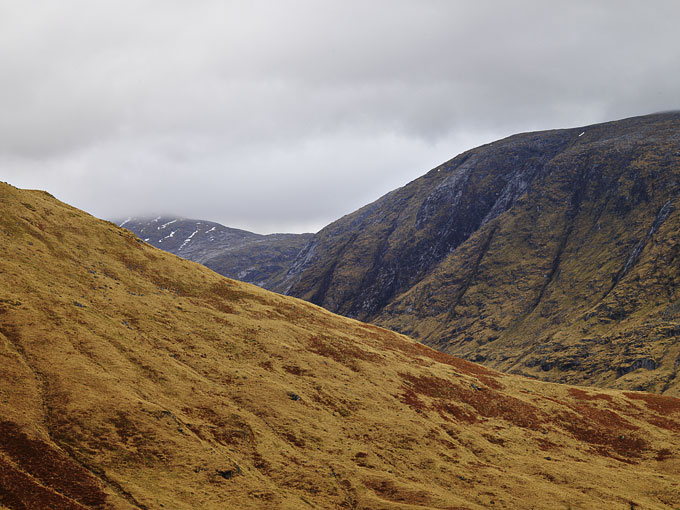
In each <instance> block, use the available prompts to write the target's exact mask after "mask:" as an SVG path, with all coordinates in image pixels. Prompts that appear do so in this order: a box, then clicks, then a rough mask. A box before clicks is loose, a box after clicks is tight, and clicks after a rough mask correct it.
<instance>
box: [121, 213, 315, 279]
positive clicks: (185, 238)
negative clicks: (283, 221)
mask: <svg viewBox="0 0 680 510" xmlns="http://www.w3.org/2000/svg"><path fill="white" fill-rule="evenodd" d="M115 223H116V224H118V225H119V226H122V227H125V228H127V229H128V230H130V231H132V232H134V233H135V234H136V235H137V236H138V237H140V238H141V239H143V240H144V241H146V242H147V243H149V244H151V245H152V246H155V247H157V248H161V249H163V250H166V251H169V252H170V253H174V254H175V255H179V256H180V257H182V258H185V259H188V260H193V261H194V262H199V263H201V264H203V265H205V266H207V267H209V268H210V269H212V270H213V271H216V272H218V273H220V274H222V275H224V276H228V277H230V278H235V279H237V280H241V281H244V282H248V283H253V284H255V285H258V286H260V287H263V288H270V287H272V286H274V285H275V284H276V282H277V277H278V276H279V275H280V274H281V273H282V272H284V271H285V270H286V269H287V268H288V267H289V266H290V264H291V262H292V261H293V259H294V258H295V256H296V255H297V254H298V253H299V252H300V250H301V249H302V247H303V246H304V245H305V243H306V242H307V241H308V240H309V239H310V238H311V236H312V234H270V235H260V234H254V233H253V232H248V231H245V230H240V229H236V228H229V227H225V226H224V225H220V224H219V223H214V222H211V221H204V220H189V219H185V218H178V217H173V216H158V217H155V218H127V219H126V220H120V221H116V222H115Z"/></svg>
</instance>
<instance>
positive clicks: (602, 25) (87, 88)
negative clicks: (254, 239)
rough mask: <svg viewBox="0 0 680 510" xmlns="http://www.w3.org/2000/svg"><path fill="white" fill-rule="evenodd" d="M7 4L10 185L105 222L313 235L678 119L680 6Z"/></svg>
mask: <svg viewBox="0 0 680 510" xmlns="http://www.w3.org/2000/svg"><path fill="white" fill-rule="evenodd" d="M565 5H566V4H558V3H554V2H543V1H508V2H495V1H490V0H486V1H477V2H474V4H473V3H472V2H463V1H459V2H456V1H443V0H442V1H439V0H425V1H418V0H413V1H397V0H390V1H380V0H374V1H371V2H359V1H348V2H335V1H333V2H331V1H324V0H305V1H296V0H285V1H266V2H265V1H247V2H246V1H243V2H236V1H232V2H225V1H210V0H203V1H201V2H194V3H188V2H183V1H179V0H177V1H163V2H161V1H159V0H158V1H151V0H147V1H144V0H135V1H132V0H121V1H119V2H106V3H104V2H88V1H76V0H62V1H60V2H49V1H44V2H31V3H30V5H29V4H27V3H21V2H16V1H10V0H0V66H2V67H1V68H2V69H3V79H2V80H1V81H0V111H2V112H3V113H2V115H0V165H2V166H1V167H0V168H2V174H3V176H4V179H6V180H7V181H8V182H10V183H12V184H15V185H17V186H21V187H38V188H43V189H48V190H49V191H51V192H52V193H53V194H55V195H57V196H58V197H59V198H61V199H63V200H65V201H68V202H70V203H72V204H74V205H76V206H78V207H81V208H84V209H86V210H88V211H90V212H92V213H93V214H95V215H97V216H100V217H107V218H112V217H124V216H128V215H135V214H149V213H154V212H170V213H176V214H181V215H184V216H189V217H197V218H203V219H211V220H215V221H219V222H221V223H224V224H226V225H229V226H235V227H241V228H247V229H251V230H255V231H259V232H271V231H302V230H316V229H318V228H320V227H321V226H323V225H325V224H326V223H328V222H329V221H332V220H333V219H335V218H337V217H339V216H341V215H342V214H346V213H348V212H351V211H352V210H354V209H356V208H357V207H360V206H361V205H364V204H365V203H367V202H369V201H372V200H373V199H375V198H377V197H378V196H380V195H381V194H383V193H385V192H387V191H389V190H391V189H393V188H395V187H397V186H400V185H403V184H405V183H406V182H407V181H409V180H410V179H413V178H415V177H417V176H419V175H421V174H423V173H425V172H426V171H427V170H428V169H429V168H431V167H433V166H435V165H436V164H438V163H440V162H442V161H444V160H447V159H449V158H451V157H453V156H455V155H456V154H457V153H459V152H461V151H463V150H465V149H468V148H470V147H473V146H475V145H479V144H481V143H485V142H489V141H492V140H494V139H496V138H499V137H502V136H506V135H509V134H512V133H514V132H518V131H527V130H533V129H550V128H557V127H568V126H575V125H583V124H588V123H593V122H600V121H605V120H612V119H616V118H622V117H627V116H632V115H639V114H645V113H651V112H654V111H660V110H668V109H677V108H678V107H679V105H678V99H677V91H678V90H680V65H679V63H680V36H679V35H678V33H679V32H678V31H677V28H676V23H677V20H678V19H680V4H679V3H678V2H676V1H663V0H660V1H657V2H655V3H654V8H653V9H652V8H650V7H649V6H645V5H644V4H643V3H640V2H633V1H625V0H623V1H599V2H592V1H574V2H570V3H569V4H568V8H566V7H565Z"/></svg>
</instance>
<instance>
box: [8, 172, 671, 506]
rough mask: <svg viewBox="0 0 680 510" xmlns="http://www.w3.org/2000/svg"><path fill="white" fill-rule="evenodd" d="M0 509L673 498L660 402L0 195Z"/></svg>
mask: <svg viewBox="0 0 680 510" xmlns="http://www.w3.org/2000/svg"><path fill="white" fill-rule="evenodd" d="M0 238H1V239H2V242H1V243H0V253H1V254H2V255H1V256H0V358H1V360H0V366H1V367H2V371H0V508H2V509H3V510H25V509H31V510H42V509H51V510H60V509H68V510H82V509H154V510H156V509H163V508H165V509H170V508H172V509H179V510H182V509H197V508H200V509H207V510H209V509H223V508H241V509H261V508H277V509H291V510H292V509H301V508H317V509H337V508H346V509H357V510H359V509H365V510H367V509H390V510H397V509H406V508H420V509H469V510H476V509H482V508H490V507H493V508H518V509H519V508H522V509H523V508H530V507H531V508H536V509H548V508H549V509H555V508H564V509H567V508H621V509H630V508H640V509H642V508H645V509H647V508H649V509H676V508H677V507H678V506H679V505H680V498H679V497H678V494H679V493H680V483H679V482H678V480H679V479H680V457H679V456H678V451H680V434H679V433H678V432H680V400H678V399H675V398H671V397H666V396H661V395H652V394H647V393H638V392H621V391H615V390H593V389H585V388H577V387H572V386H562V385H556V384H550V383H545V382H540V381H536V380H531V379H526V378H522V377H519V376H516V375H504V374H500V373H497V372H494V371H492V370H490V369H487V368H484V367H481V366H479V365H475V364H473V363H470V362H467V361H464V360H461V359H459V358H454V357H451V356H449V355H446V354H443V353H440V352H438V351H435V350H432V349H430V348H428V347H425V346H423V345H421V344H418V343H415V342H413V341H412V340H410V339H408V338H407V337H404V336H402V335H399V334H397V333H393V332H391V331H388V330H384V329H381V328H379V327H376V326H374V325H369V324H362V323H360V322H357V321H354V320H351V319H348V318H344V317H340V316H337V315H334V314H332V313H330V312H328V311H326V310H324V309H322V308H319V307H317V306H315V305H313V304H310V303H307V302H304V301H301V300H297V299H294V298H291V297H286V296H281V295H278V294H274V293H270V292H268V291H265V290H263V289H260V288H258V287H255V286H252V285H249V284H246V283H241V282H237V281H233V280H230V279H227V278H224V277H221V276H219V275H218V274H216V273H214V272H212V271H210V270H209V269H207V268H205V267H203V266H201V265H199V264H196V263H194V262H190V261H187V260H183V259H181V258H178V257H176V256H174V255H171V254H168V253H165V252H163V251H160V250H157V249H155V248H153V247H152V246H150V245H149V244H146V243H144V242H143V241H141V240H139V239H138V238H137V237H136V236H135V235H133V234H132V233H130V232H129V231H127V230H125V229H122V228H119V227H117V226H116V225H114V224H113V223H109V222H105V221H101V220H97V219H95V218H93V217H91V216H89V215H87V214H85V213H83V212H82V211H79V210H77V209H74V208H72V207H69V206H68V205H65V204H62V203H60V202H58V201H57V200H55V199H54V198H53V197H51V196H50V195H48V194H47V193H45V192H39V191H21V190H17V189H16V188H13V187H11V186H9V185H6V184H0Z"/></svg>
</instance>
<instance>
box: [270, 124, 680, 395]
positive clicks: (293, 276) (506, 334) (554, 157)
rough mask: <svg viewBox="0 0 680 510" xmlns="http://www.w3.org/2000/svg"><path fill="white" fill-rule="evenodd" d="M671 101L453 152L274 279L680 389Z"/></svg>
mask: <svg viewBox="0 0 680 510" xmlns="http://www.w3.org/2000/svg"><path fill="white" fill-rule="evenodd" d="M679 193H680V113H677V112H675V113H664V114H656V115H649V116H645V117H637V118H632V119H626V120H622V121H617V122H609V123H605V124H598V125H593V126H587V127H582V128H575V129H561V130H554V131H545V132H536V133H525V134H518V135H515V136H511V137H509V138H506V139H504V140H500V141H498V142H495V143H491V144H488V145H484V146H482V147H478V148H476V149H472V150H470V151H468V152H465V153H463V154H461V155H459V156H457V157H456V158H454V159H452V160H451V161H448V162H446V163H444V164H443V165H441V166H439V167H437V168H435V169H433V170H432V171H430V172H428V173H427V174H426V175H424V176H423V177H421V178H419V179H416V180H415V181H413V182H411V183H409V184H407V185H406V186H404V187H402V188H399V189H397V190H395V191H393V192H391V193H389V194H387V195H385V196H384V197H382V198H380V199H379V200H377V201H376V202H374V203H372V204H370V205H367V206H366V207H363V208H362V209H359V210H358V211H356V212H354V213H352V214H350V215H348V216H345V217H343V218H341V219H339V220H338V221H336V222H334V223H332V224H330V225H328V226H327V227H326V228H324V229H322V230H321V231H320V232H318V233H317V234H315V235H314V236H313V237H312V239H311V240H310V241H309V243H308V244H307V245H306V246H305V247H304V249H303V250H302V251H301V252H300V254H299V255H298V256H297V257H296V258H295V260H294V261H293V263H292V264H291V266H290V268H289V269H288V271H287V272H286V275H285V278H284V279H283V281H282V282H281V283H280V284H279V285H277V286H275V287H274V289H275V290H277V291H279V292H284V293H286V294H289V295H292V296H296V297H300V298H303V299H306V300H308V301H310V302H312V303H315V304H318V305H321V306H323V307H325V308H327V309H328V310H331V311H333V312H336V313H339V314H342V315H345V316H348V317H354V318H358V319H360V320H364V321H370V322H372V323H375V324H378V325H380V326H385V327H388V328H391V329H393V330H396V331H399V332H401V333H404V334H408V335H410V336H412V337H413V338H415V339H418V340H420V341H421V342H423V343H425V344H427V345H429V346H432V347H435V348H437V349H439V350H442V351H444V352H448V353H451V354H455V355H459V356H463V357H465V358H467V359H470V360H474V361H478V362H481V363H484V364H485V365H487V366H490V367H493V368H495V369H499V370H503V371H508V372H516V373H521V374H526V375H530V376H532V377H538V378H541V379H546V380H550V381H558V382H571V383H585V384H595V385H598V386H603V387H617V388H629V389H645V390H650V391H654V392H658V393H667V394H673V395H679V394H680V378H678V377H677V374H678V370H679V369H680V342H678V338H679V335H680V293H679V291H678V289H679V288H680V285H679V284H680V280H679V278H680V260H679V259H678V254H679V251H680V245H679V241H680V213H679V211H678V205H680V204H679V201H678V195H679Z"/></svg>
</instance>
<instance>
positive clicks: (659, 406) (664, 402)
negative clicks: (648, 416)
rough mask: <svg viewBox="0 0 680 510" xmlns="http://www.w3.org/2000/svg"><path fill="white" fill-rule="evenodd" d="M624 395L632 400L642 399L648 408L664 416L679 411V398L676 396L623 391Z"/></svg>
mask: <svg viewBox="0 0 680 510" xmlns="http://www.w3.org/2000/svg"><path fill="white" fill-rule="evenodd" d="M624 395H625V396H626V397H628V398H630V399H633V400H642V401H643V402H644V403H645V404H646V405H647V407H648V408H649V409H651V410H652V411H656V412H657V413H659V414H663V415H664V416H668V415H669V414H671V413H678V412H680V399H678V398H673V397H666V396H664V395H653V394H651V393H631V392H625V393H624Z"/></svg>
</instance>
